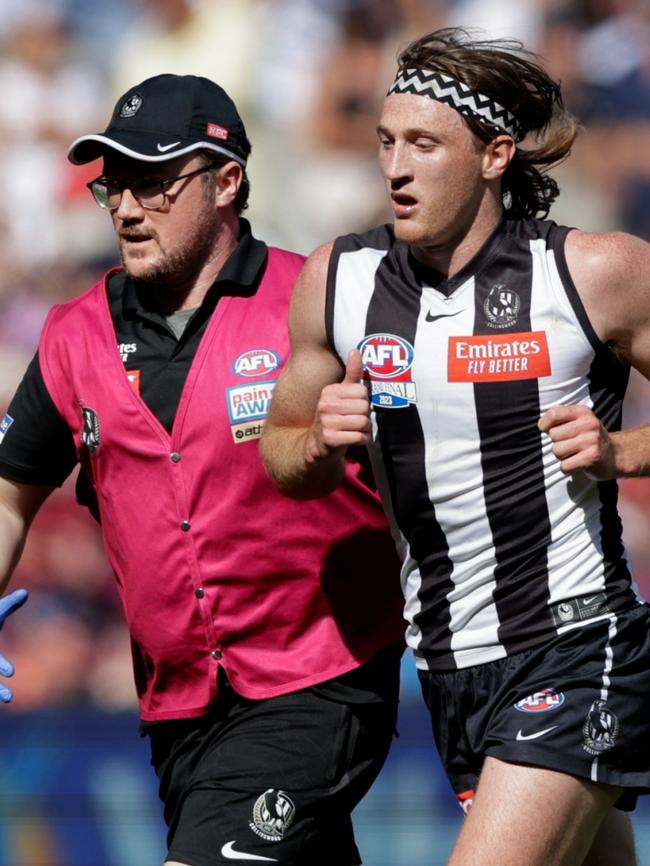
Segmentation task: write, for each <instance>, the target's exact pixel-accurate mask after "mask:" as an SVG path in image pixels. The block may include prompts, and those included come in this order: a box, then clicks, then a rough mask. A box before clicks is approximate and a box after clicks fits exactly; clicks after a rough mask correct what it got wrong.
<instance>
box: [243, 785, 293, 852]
mask: <svg viewBox="0 0 650 866" xmlns="http://www.w3.org/2000/svg"><path fill="white" fill-rule="evenodd" d="M295 814H296V807H295V805H294V804H293V801H292V799H291V797H290V796H289V795H288V794H287V793H285V791H280V790H276V789H275V788H267V790H266V791H264V793H263V794H262V795H261V796H259V797H258V798H257V800H256V801H255V805H254V806H253V820H252V821H251V822H250V824H249V827H250V828H251V830H252V831H253V833H257V835H258V836H261V837H262V839H268V841H269V842H278V841H279V840H280V839H282V837H283V836H284V834H285V833H286V832H287V830H288V829H289V827H290V826H291V824H292V823H293V819H294V817H295Z"/></svg>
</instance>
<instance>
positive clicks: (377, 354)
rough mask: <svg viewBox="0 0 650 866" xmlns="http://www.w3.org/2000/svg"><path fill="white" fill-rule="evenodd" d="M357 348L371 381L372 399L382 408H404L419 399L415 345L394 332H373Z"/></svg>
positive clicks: (365, 372) (368, 379) (373, 403)
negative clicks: (414, 377) (414, 374)
mask: <svg viewBox="0 0 650 866" xmlns="http://www.w3.org/2000/svg"><path fill="white" fill-rule="evenodd" d="M357 348H358V349H359V352H360V353H361V363H362V364H363V369H364V379H365V380H366V381H367V382H369V384H370V403H371V405H372V406H375V407H381V408H382V409H403V408H405V407H406V406H408V405H409V404H410V403H415V402H416V393H415V383H414V382H413V381H412V378H411V367H412V365H413V357H414V353H413V346H412V345H411V344H410V343H409V342H407V341H406V340H404V339H402V337H397V336H395V335H394V334H371V335H370V336H368V337H366V338H365V339H364V340H362V341H361V342H360V343H359V344H358V345H357Z"/></svg>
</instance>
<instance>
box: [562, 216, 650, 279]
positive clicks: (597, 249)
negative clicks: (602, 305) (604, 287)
mask: <svg viewBox="0 0 650 866" xmlns="http://www.w3.org/2000/svg"><path fill="white" fill-rule="evenodd" d="M565 253H566V259H567V264H568V266H569V270H570V271H571V272H572V273H579V274H583V275H584V276H585V277H588V278H589V279H591V280H597V281H606V282H610V281H612V280H616V281H621V280H623V281H624V280H626V279H628V278H633V277H634V276H635V275H636V274H638V273H639V270H640V269H647V267H648V266H649V265H650V244H649V243H648V242H647V241H645V240H643V239H642V238H639V237H637V236H636V235H632V234H629V233H628V232H623V231H613V232H586V231H581V230H580V229H572V230H571V231H569V233H568V234H567V237H566V242H565Z"/></svg>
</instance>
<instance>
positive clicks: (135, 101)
mask: <svg viewBox="0 0 650 866" xmlns="http://www.w3.org/2000/svg"><path fill="white" fill-rule="evenodd" d="M141 105H142V97H141V96H140V94H139V93H132V94H131V96H129V98H128V99H126V100H125V101H124V102H123V103H122V105H121V107H120V117H133V115H134V114H137V113H138V111H139V110H140V106H141Z"/></svg>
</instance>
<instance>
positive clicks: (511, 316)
mask: <svg viewBox="0 0 650 866" xmlns="http://www.w3.org/2000/svg"><path fill="white" fill-rule="evenodd" d="M520 309H521V301H520V300H519V295H518V294H517V292H514V291H513V290H512V289H508V288H506V286H503V285H497V286H493V287H492V289H491V290H490V294H489V295H488V296H487V298H486V299H485V303H484V304H483V311H484V312H485V320H486V322H487V324H488V325H489V326H490V327H491V328H509V327H510V326H511V325H514V324H516V322H517V319H518V318H519V310H520Z"/></svg>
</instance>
